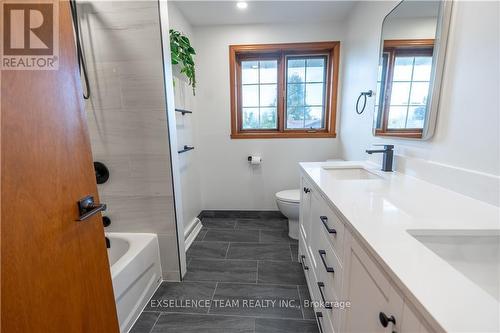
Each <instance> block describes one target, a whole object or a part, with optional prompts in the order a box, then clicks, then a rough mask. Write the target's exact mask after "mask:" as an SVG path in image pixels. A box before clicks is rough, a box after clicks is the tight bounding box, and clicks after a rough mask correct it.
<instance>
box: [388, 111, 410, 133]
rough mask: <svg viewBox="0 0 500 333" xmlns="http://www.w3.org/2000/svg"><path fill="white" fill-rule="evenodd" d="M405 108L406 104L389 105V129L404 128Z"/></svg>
mask: <svg viewBox="0 0 500 333" xmlns="http://www.w3.org/2000/svg"><path fill="white" fill-rule="evenodd" d="M407 110H408V108H407V107H406V106H391V108H390V109H389V120H388V123H387V127H388V128H391V129H399V128H405V124H406V113H407Z"/></svg>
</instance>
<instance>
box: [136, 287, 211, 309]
mask: <svg viewBox="0 0 500 333" xmlns="http://www.w3.org/2000/svg"><path fill="white" fill-rule="evenodd" d="M215 286H216V283H215V282H163V283H162V284H161V285H160V287H159V288H158V290H157V291H156V292H155V294H154V295H153V297H151V300H150V301H149V303H148V304H147V305H146V308H145V309H144V311H160V312H190V313H207V312H208V309H209V307H207V304H206V303H209V302H205V301H207V300H208V301H209V300H211V299H212V295H213V293H214V290H215ZM195 303H196V304H195Z"/></svg>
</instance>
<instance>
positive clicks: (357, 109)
mask: <svg viewBox="0 0 500 333" xmlns="http://www.w3.org/2000/svg"><path fill="white" fill-rule="evenodd" d="M372 96H373V91H372V90H368V91H363V92H361V94H360V95H359V97H358V100H357V101H356V113H357V114H362V113H363V112H364V111H365V108H366V99H367V97H372ZM361 97H364V100H363V107H362V108H361V110H359V101H360V100H361Z"/></svg>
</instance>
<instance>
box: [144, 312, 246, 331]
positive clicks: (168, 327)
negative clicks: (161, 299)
mask: <svg viewBox="0 0 500 333" xmlns="http://www.w3.org/2000/svg"><path fill="white" fill-rule="evenodd" d="M254 325H255V322H254V319H253V318H244V317H236V316H212V315H196V314H178V313H165V314H162V315H161V316H160V318H159V319H158V322H157V323H156V325H155V327H154V329H153V331H152V332H153V333H200V332H204V333H253V331H254Z"/></svg>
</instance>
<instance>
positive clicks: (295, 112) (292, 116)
mask: <svg viewBox="0 0 500 333" xmlns="http://www.w3.org/2000/svg"><path fill="white" fill-rule="evenodd" d="M304 112H305V110H304V107H303V106H300V107H288V108H287V115H286V128H290V129H297V128H304Z"/></svg>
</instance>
